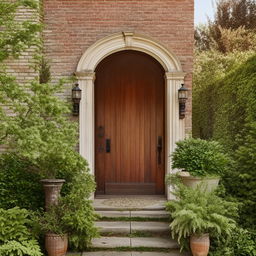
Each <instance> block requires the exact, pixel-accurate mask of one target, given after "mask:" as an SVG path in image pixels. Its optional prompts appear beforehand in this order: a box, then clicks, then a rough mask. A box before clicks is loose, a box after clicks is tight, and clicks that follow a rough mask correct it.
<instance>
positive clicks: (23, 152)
mask: <svg viewBox="0 0 256 256" xmlns="http://www.w3.org/2000/svg"><path fill="white" fill-rule="evenodd" d="M1 82H2V81H1V80H0V84H1ZM7 84H8V83H7ZM11 84H13V86H10V88H8V86H7V85H6V84H3V91H2V93H3V94H2V95H3V98H4V99H11V101H12V105H11V106H10V109H11V110H12V112H14V113H15V115H14V116H10V115H7V114H4V113H3V120H4V121H3V122H2V123H1V125H0V127H1V128H2V130H1V131H2V133H3V137H2V138H3V143H5V144H8V147H9V149H10V150H11V151H12V152H15V153H16V154H17V155H18V156H20V157H21V158H23V159H28V160H29V161H30V162H31V163H32V164H33V165H34V166H35V168H37V169H38V171H39V172H40V173H41V174H42V177H45V178H52V177H55V176H56V174H57V172H58V169H60V168H61V167H62V166H65V164H67V163H68V162H70V161H73V160H72V158H73V157H74V154H73V151H74V148H75V146H76V143H77V124H76V123H74V122H71V121H70V120H69V117H68V116H67V114H68V113H70V106H69V104H67V103H66V102H65V101H64V100H62V99H60V98H59V97H57V96H56V95H55V94H56V92H60V91H61V90H62V89H63V81H60V82H59V83H58V84H57V85H53V84H40V83H37V82H36V81H34V82H32V83H31V84H30V85H29V92H28V91H25V90H24V89H21V88H20V87H19V86H18V84H16V83H15V81H13V82H12V83H11ZM9 85H10V83H9ZM13 89H14V90H13Z"/></svg>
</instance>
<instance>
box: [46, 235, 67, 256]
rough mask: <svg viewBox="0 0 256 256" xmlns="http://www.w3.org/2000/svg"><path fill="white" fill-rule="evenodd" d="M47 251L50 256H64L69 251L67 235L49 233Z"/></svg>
mask: <svg viewBox="0 0 256 256" xmlns="http://www.w3.org/2000/svg"><path fill="white" fill-rule="evenodd" d="M45 249H46V251H47V253H48V256H64V255H66V253H67V249H68V237H67V235H62V236H61V235H57V234H52V233H47V234H46V235H45Z"/></svg>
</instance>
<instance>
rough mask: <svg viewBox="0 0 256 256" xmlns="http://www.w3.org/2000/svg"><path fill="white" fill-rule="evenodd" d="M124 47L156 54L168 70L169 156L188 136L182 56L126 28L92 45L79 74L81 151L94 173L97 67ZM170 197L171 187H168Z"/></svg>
mask: <svg viewBox="0 0 256 256" xmlns="http://www.w3.org/2000/svg"><path fill="white" fill-rule="evenodd" d="M123 50H136V51H141V52H144V53H146V54H148V55H150V56H152V57H153V58H155V59H156V60H157V61H158V62H159V63H160V64H161V65H162V66H163V68H164V70H165V72H166V73H165V81H166V89H165V90H166V92H165V93H166V111H165V112H166V122H165V123H166V129H165V130H166V134H165V137H166V150H165V152H166V159H168V157H169V156H170V154H171V153H172V152H173V150H174V148H175V143H176V142H177V141H178V140H181V139H183V138H184V137H185V120H184V119H183V120H181V119H179V103H178V89H179V88H180V85H181V84H182V83H183V82H184V77H185V73H184V72H183V71H182V67H181V64H180V62H179V60H178V58H177V57H176V56H175V55H174V54H172V53H171V52H170V51H168V50H167V49H166V48H165V47H163V46H162V45H161V44H159V43H158V42H156V41H154V40H152V39H150V38H148V37H145V36H141V35H137V34H134V33H132V32H123V33H118V34H114V35H111V36H109V37H106V38H103V39H101V40H99V41H97V42H96V43H94V44H93V45H92V46H90V47H89V48H88V49H87V50H86V51H85V53H84V54H83V56H82V57H81V59H80V61H79V63H78V66H77V70H76V76H77V79H78V83H79V86H80V88H81V89H82V99H81V102H80V116H79V130H80V138H79V145H80V146H79V152H80V154H81V155H82V156H83V157H84V158H85V159H87V161H88V163H89V168H90V170H91V173H92V174H94V154H95V148H94V80H95V69H96V67H97V65H98V64H99V63H100V62H101V60H103V59H104V58H105V57H107V56H109V55H111V54H112V53H115V52H119V51H123ZM170 171H171V163H170V161H168V160H167V161H166V167H165V172H166V173H169V172H170ZM167 190H168V191H167V197H168V199H169V197H170V193H169V191H170V188H168V189H167Z"/></svg>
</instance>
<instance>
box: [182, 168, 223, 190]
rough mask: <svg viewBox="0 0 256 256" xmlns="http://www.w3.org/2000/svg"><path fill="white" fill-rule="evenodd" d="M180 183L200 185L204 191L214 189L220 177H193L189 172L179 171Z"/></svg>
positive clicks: (192, 186)
mask: <svg viewBox="0 0 256 256" xmlns="http://www.w3.org/2000/svg"><path fill="white" fill-rule="evenodd" d="M179 176H180V178H181V181H182V183H183V184H184V185H185V186H187V187H191V188H196V187H197V186H201V189H202V190H203V191H205V192H212V191H214V190H215V189H216V188H217V187H218V185H219V181H220V178H219V177H194V176H191V175H190V174H189V172H185V171H182V172H179Z"/></svg>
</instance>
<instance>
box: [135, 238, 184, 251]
mask: <svg viewBox="0 0 256 256" xmlns="http://www.w3.org/2000/svg"><path fill="white" fill-rule="evenodd" d="M131 246H132V247H150V248H166V249H176V248H179V245H178V244H177V243H176V242H175V241H174V240H172V239H171V238H159V237H134V238H131Z"/></svg>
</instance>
